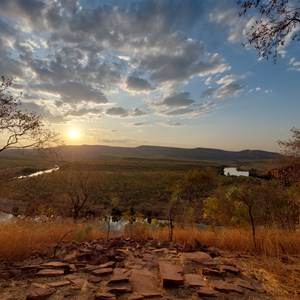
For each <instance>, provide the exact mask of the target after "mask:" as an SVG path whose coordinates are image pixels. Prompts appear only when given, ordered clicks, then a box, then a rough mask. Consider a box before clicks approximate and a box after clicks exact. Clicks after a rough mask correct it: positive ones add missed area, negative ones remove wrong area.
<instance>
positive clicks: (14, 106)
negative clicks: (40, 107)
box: [0, 76, 59, 152]
mask: <svg viewBox="0 0 300 300" xmlns="http://www.w3.org/2000/svg"><path fill="white" fill-rule="evenodd" d="M12 85H13V80H12V79H5V78H4V76H2V82H1V83H0V135H1V137H3V138H4V142H3V144H0V152H2V151H4V150H6V149H20V148H21V149H25V148H30V149H41V148H49V147H51V146H53V145H57V143H59V138H58V134H57V133H56V132H54V131H51V130H49V129H48V128H47V127H46V125H45V123H44V121H43V118H42V116H40V115H37V114H36V113H34V112H27V111H22V110H21V108H20V105H21V104H20V101H19V97H16V96H14V95H12V93H11V88H12Z"/></svg>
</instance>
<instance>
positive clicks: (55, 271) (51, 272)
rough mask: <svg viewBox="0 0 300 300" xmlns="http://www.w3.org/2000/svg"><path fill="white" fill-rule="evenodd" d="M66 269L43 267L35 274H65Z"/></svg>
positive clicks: (49, 275) (44, 275)
mask: <svg viewBox="0 0 300 300" xmlns="http://www.w3.org/2000/svg"><path fill="white" fill-rule="evenodd" d="M64 274H65V271H64V270H60V269H43V270H40V271H38V272H37V273H36V274H35V275H36V276H39V277H52V276H61V275H64Z"/></svg>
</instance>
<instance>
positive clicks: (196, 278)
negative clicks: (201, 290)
mask: <svg viewBox="0 0 300 300" xmlns="http://www.w3.org/2000/svg"><path fill="white" fill-rule="evenodd" d="M184 280H185V282H186V284H187V285H188V286H192V287H193V286H207V282H206V281H205V280H204V279H203V277H202V276H201V275H199V274H185V275H184Z"/></svg>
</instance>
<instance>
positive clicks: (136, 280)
mask: <svg viewBox="0 0 300 300" xmlns="http://www.w3.org/2000/svg"><path fill="white" fill-rule="evenodd" d="M129 281H130V284H131V286H132V290H133V292H134V293H135V294H137V295H141V294H142V293H158V288H157V286H156V283H155V280H154V277H153V274H152V273H151V272H150V271H148V270H144V269H142V270H139V269H132V270H131V276H130V279H129Z"/></svg>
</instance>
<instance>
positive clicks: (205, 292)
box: [196, 286, 216, 297]
mask: <svg viewBox="0 0 300 300" xmlns="http://www.w3.org/2000/svg"><path fill="white" fill-rule="evenodd" d="M196 293H197V294H198V296H199V297H213V296H215V295H216V293H215V291H214V290H213V289H212V288H210V287H205V286H202V287H200V288H199V289H197V291H196Z"/></svg>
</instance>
